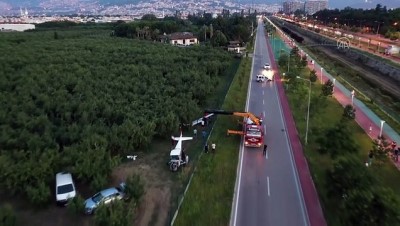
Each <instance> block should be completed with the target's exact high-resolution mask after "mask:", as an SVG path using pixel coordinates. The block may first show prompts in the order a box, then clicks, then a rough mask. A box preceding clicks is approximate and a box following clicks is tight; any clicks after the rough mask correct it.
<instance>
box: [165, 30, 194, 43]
mask: <svg viewBox="0 0 400 226" xmlns="http://www.w3.org/2000/svg"><path fill="white" fill-rule="evenodd" d="M168 39H169V43H171V44H173V45H184V46H188V45H195V44H198V40H197V37H195V36H194V35H193V33H191V32H175V33H172V34H170V35H168Z"/></svg>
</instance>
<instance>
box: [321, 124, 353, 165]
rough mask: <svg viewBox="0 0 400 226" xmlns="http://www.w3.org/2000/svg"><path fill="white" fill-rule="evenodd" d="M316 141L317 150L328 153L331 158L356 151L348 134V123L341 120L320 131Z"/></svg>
mask: <svg viewBox="0 0 400 226" xmlns="http://www.w3.org/2000/svg"><path fill="white" fill-rule="evenodd" d="M317 142H318V144H319V148H318V150H319V152H321V153H323V154H324V153H329V154H330V155H331V156H332V157H333V158H335V157H337V156H339V155H343V154H348V153H355V152H357V146H356V145H355V142H354V140H353V138H352V136H351V134H350V131H349V128H348V125H347V124H346V123H344V122H342V121H340V122H339V123H337V124H336V125H335V126H334V127H333V128H329V129H327V130H326V131H325V132H324V133H322V134H321V136H320V137H319V138H318V139H317Z"/></svg>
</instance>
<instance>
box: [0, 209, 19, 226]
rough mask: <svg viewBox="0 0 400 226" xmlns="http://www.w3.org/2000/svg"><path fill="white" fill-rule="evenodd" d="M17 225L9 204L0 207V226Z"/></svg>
mask: <svg viewBox="0 0 400 226" xmlns="http://www.w3.org/2000/svg"><path fill="white" fill-rule="evenodd" d="M16 224H17V217H16V216H15V213H14V209H13V208H12V206H11V205H10V204H4V205H2V206H0V225H1V226H14V225H16Z"/></svg>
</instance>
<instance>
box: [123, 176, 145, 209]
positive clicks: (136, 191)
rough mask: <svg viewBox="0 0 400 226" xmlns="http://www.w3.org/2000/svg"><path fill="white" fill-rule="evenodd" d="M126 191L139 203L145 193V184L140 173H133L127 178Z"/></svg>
mask: <svg viewBox="0 0 400 226" xmlns="http://www.w3.org/2000/svg"><path fill="white" fill-rule="evenodd" d="M125 193H126V195H127V196H128V197H129V198H132V199H133V201H134V202H135V203H136V204H138V203H140V200H141V198H142V196H143V195H144V184H143V182H142V180H141V178H140V176H139V175H135V174H134V175H131V176H129V177H128V178H127V179H126V186H125Z"/></svg>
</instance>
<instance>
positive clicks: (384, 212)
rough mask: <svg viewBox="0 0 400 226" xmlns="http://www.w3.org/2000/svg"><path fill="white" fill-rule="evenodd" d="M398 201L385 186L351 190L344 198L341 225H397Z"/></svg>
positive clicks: (398, 218) (399, 215)
mask: <svg viewBox="0 0 400 226" xmlns="http://www.w3.org/2000/svg"><path fill="white" fill-rule="evenodd" d="M399 208H400V202H399V199H398V197H397V196H396V195H395V194H394V193H393V191H392V190H390V189H387V188H375V189H362V190H356V189H355V190H352V191H351V192H349V194H348V196H347V197H346V199H345V200H344V202H343V204H342V206H341V209H342V211H343V213H344V216H345V217H344V218H343V220H342V223H343V225H349V226H351V225H382V226H391V225H397V224H398V222H399V221H400V214H399V211H398V210H399Z"/></svg>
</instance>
